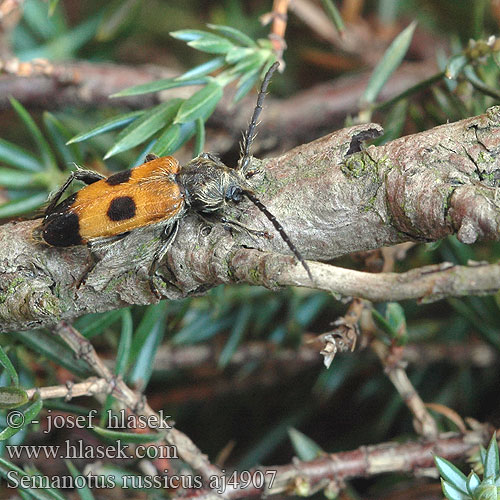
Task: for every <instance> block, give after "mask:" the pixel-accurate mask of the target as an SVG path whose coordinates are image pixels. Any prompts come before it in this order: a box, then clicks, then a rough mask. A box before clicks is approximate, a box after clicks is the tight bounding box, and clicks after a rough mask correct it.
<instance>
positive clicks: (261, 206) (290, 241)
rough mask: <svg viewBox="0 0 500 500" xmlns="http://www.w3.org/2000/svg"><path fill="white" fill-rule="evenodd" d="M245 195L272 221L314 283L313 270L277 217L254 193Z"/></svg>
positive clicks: (246, 192)
mask: <svg viewBox="0 0 500 500" xmlns="http://www.w3.org/2000/svg"><path fill="white" fill-rule="evenodd" d="M244 194H245V196H246V197H247V198H248V199H249V200H250V201H251V202H252V203H253V204H254V205H255V206H256V207H257V208H258V209H259V210H260V211H261V212H262V213H263V214H264V215H265V216H266V217H267V218H268V219H269V220H270V221H271V223H272V225H273V226H274V228H275V229H276V231H278V233H280V236H281V238H282V239H283V241H284V242H285V243H286V244H287V245H288V248H289V249H290V250H291V251H292V253H293V255H295V257H296V258H297V260H298V261H299V262H300V263H301V264H302V266H303V267H304V269H305V270H306V271H307V275H308V276H309V279H310V280H311V281H312V282H313V283H314V279H313V277H312V274H311V269H309V266H308V264H307V262H306V261H305V259H304V257H302V254H301V253H300V252H299V251H298V250H297V247H296V246H295V245H294V244H293V243H292V240H291V239H290V237H289V236H288V234H286V232H285V230H284V228H283V226H282V225H281V224H280V223H279V222H278V220H277V219H276V217H275V216H274V215H273V214H272V213H271V212H270V211H269V210H268V209H267V208H266V207H265V205H264V204H263V203H262V202H261V201H260V200H259V199H258V198H257V197H256V196H254V195H253V194H252V193H250V192H249V191H244Z"/></svg>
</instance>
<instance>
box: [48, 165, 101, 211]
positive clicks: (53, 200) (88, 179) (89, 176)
mask: <svg viewBox="0 0 500 500" xmlns="http://www.w3.org/2000/svg"><path fill="white" fill-rule="evenodd" d="M102 179H105V177H104V175H101V174H98V173H97V172H94V171H93V170H75V171H74V172H71V174H70V176H69V177H68V178H67V179H66V182H65V183H64V184H63V185H62V186H61V187H60V188H59V189H58V190H57V191H56V192H55V194H53V195H52V196H50V198H49V200H50V203H49V205H48V206H47V208H46V210H45V215H48V214H50V213H51V212H52V211H53V210H54V208H55V206H56V205H57V203H58V202H59V200H60V198H61V196H62V195H63V194H64V192H65V191H66V189H68V188H69V186H70V184H71V183H72V182H73V181H74V180H77V181H82V182H85V184H93V183H94V182H97V181H100V180H102Z"/></svg>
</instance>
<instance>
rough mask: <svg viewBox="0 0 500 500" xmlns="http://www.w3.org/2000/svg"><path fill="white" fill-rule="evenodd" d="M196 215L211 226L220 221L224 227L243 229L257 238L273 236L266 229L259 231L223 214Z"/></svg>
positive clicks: (270, 237) (269, 238)
mask: <svg viewBox="0 0 500 500" xmlns="http://www.w3.org/2000/svg"><path fill="white" fill-rule="evenodd" d="M197 215H198V217H199V218H200V219H201V220H202V221H203V222H205V223H207V224H208V225H210V226H213V225H215V224H217V223H222V225H223V226H224V227H225V228H226V229H236V230H237V231H240V232H241V231H242V230H243V231H245V232H247V233H248V234H250V235H251V236H257V238H266V239H268V240H271V239H272V238H273V236H272V235H271V234H269V233H268V232H267V231H260V230H258V229H253V228H251V227H248V226H247V225H246V224H243V223H242V222H239V221H237V220H234V219H229V218H227V217H225V216H224V215H215V214H213V215H212V216H211V217H208V216H206V215H202V214H200V213H197Z"/></svg>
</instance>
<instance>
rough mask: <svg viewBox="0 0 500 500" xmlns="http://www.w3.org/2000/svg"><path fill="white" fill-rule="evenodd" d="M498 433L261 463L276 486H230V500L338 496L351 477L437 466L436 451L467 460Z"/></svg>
mask: <svg viewBox="0 0 500 500" xmlns="http://www.w3.org/2000/svg"><path fill="white" fill-rule="evenodd" d="M492 432H493V429H492V428H489V426H487V425H484V426H479V428H477V429H474V430H472V431H468V432H466V433H464V434H456V433H447V434H442V435H440V436H439V437H438V438H436V439H433V440H427V441H416V442H415V441H414V442H412V441H408V442H406V443H382V444H378V445H373V446H363V447H361V448H358V449H357V450H353V451H344V452H340V453H331V454H327V455H324V456H322V457H320V458H317V459H316V460H312V461H309V462H300V461H298V460H297V461H296V462H294V463H293V464H290V465H284V466H269V467H265V468H264V467H261V468H258V469H253V470H251V471H250V476H251V477H254V474H256V472H257V471H262V473H263V474H264V477H266V478H269V474H270V473H272V474H274V473H275V477H274V481H273V482H272V484H269V483H267V482H266V484H265V485H264V486H263V487H262V488H256V487H255V486H252V485H250V486H248V487H246V488H245V489H230V488H229V487H228V488H227V490H226V492H225V496H226V498H228V499H235V498H247V497H251V496H256V495H265V496H268V495H276V494H280V493H285V494H289V495H300V496H309V495H311V494H312V493H313V492H314V491H316V490H319V489H323V490H328V492H329V493H332V494H333V493H338V492H339V491H340V489H342V487H343V485H344V482H345V481H347V480H348V479H353V478H356V477H365V478H366V477H373V476H375V475H378V474H383V473H388V472H389V473H390V472H400V473H401V472H407V473H408V472H410V473H418V472H419V471H422V470H425V469H429V468H434V456H435V455H439V456H440V457H443V458H446V459H447V460H450V461H455V460H458V459H463V458H464V456H466V455H470V454H471V453H472V452H474V451H475V450H476V449H477V447H478V446H479V445H480V444H483V445H486V443H487V442H488V440H489V439H491V434H492ZM266 472H267V474H266ZM332 496H333V495H332ZM177 498H180V497H177ZM183 498H185V499H186V500H188V499H194V498H196V499H197V500H211V499H212V498H215V497H214V494H212V493H209V494H205V495H199V496H198V495H197V496H196V497H195V496H191V497H183Z"/></svg>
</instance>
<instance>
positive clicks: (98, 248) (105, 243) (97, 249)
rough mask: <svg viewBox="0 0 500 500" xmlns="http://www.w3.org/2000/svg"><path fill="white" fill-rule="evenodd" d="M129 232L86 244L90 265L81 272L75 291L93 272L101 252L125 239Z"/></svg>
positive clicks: (101, 254) (97, 239) (101, 255)
mask: <svg viewBox="0 0 500 500" xmlns="http://www.w3.org/2000/svg"><path fill="white" fill-rule="evenodd" d="M128 234H129V232H126V233H122V234H117V235H116V236H107V237H105V238H96V239H94V240H92V241H89V242H88V243H87V248H88V249H89V253H90V264H89V265H88V266H87V269H85V271H84V272H83V274H82V276H81V277H80V279H79V280H78V283H77V285H76V289H77V290H78V289H79V288H80V287H81V286H82V285H84V284H85V282H86V281H87V278H88V276H89V274H90V273H91V272H92V271H93V270H94V268H95V266H96V265H97V264H98V263H99V261H100V260H101V258H102V257H103V252H105V251H106V250H108V249H109V246H110V245H112V244H113V243H115V242H117V241H119V240H121V239H123V238H125V236H127V235H128Z"/></svg>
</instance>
